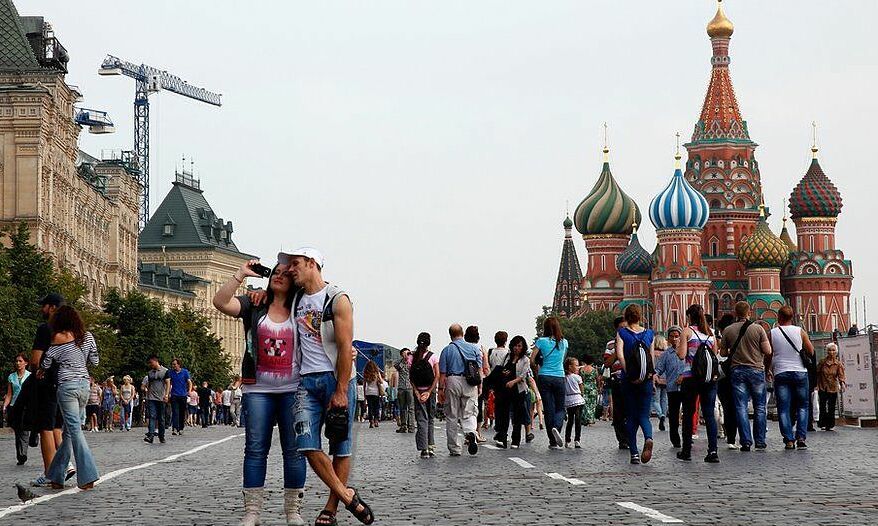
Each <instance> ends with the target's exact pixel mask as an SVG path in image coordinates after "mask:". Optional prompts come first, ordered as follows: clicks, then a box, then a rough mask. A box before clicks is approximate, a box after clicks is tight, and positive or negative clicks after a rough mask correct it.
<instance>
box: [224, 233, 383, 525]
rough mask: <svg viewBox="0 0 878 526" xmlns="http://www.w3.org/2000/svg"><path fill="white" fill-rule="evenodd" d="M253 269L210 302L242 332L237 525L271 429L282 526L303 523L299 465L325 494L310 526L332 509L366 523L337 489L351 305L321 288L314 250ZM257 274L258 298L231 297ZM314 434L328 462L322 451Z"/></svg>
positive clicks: (249, 518) (348, 431) (255, 487)
mask: <svg viewBox="0 0 878 526" xmlns="http://www.w3.org/2000/svg"><path fill="white" fill-rule="evenodd" d="M260 267H261V266H260V265H259V261H258V260H251V261H248V262H247V263H245V264H244V265H242V266H241V268H239V269H238V270H237V271H236V272H235V274H234V276H232V278H231V279H229V280H228V281H227V282H226V283H225V284H224V285H223V286H222V287H221V288H220V289H219V290H218V291H217V293H216V295H215V296H214V299H213V304H214V306H215V307H216V308H217V309H218V310H220V311H221V312H223V313H225V314H227V315H229V316H234V317H236V318H241V320H242V321H243V323H244V331H245V342H246V343H245V346H246V347H245V351H244V356H243V360H242V364H241V384H242V391H243V393H244V398H243V406H244V412H245V414H246V416H247V418H246V427H245V437H246V438H245V446H244V469H243V471H244V516H243V519H242V521H241V524H242V525H244V526H252V525H256V524H259V523H260V513H261V510H262V502H263V495H264V484H265V472H266V466H267V461H268V452H269V448H270V447H271V439H272V433H273V428H274V426H275V425H277V427H278V432H279V434H280V443H281V448H282V453H283V474H284V513H285V515H286V521H287V524H288V525H304V524H305V522H304V520H303V519H302V516H301V507H302V503H303V499H304V495H305V493H304V487H305V474H306V469H305V459H307V460H308V463H309V464H310V465H311V469H313V470H314V472H315V473H316V474H317V476H318V477H320V479H321V480H322V481H323V483H324V484H325V485H326V486H327V487H328V488H329V491H330V493H329V498H328V499H327V502H326V505H325V506H324V509H323V510H322V511H321V512H320V513H319V514H318V516H317V519H316V521H315V524H316V525H317V526H332V525H334V524H337V519H336V512H337V510H338V505H339V502H341V503H342V504H343V505H344V506H345V508H346V509H347V510H348V511H350V512H351V513H352V514H353V515H354V516H355V517H356V518H357V519H358V520H360V522H362V523H363V524H371V523H372V522H373V521H374V517H373V515H372V510H371V509H370V508H369V505H368V504H366V502H365V501H363V500H362V499H361V498H360V496H359V494H358V492H357V490H356V489H354V488H351V487H348V486H347V479H348V475H349V474H350V470H351V448H352V444H353V437H352V424H353V419H354V408H355V405H356V381H355V375H356V370H355V368H354V366H353V353H354V352H355V351H354V349H353V305H352V303H351V300H350V298H349V297H348V295H347V293H346V292H344V291H343V290H342V289H340V288H339V287H338V286H336V285H334V284H329V283H327V282H326V281H324V279H323V275H322V272H323V267H324V258H323V255H322V254H321V253H320V251H319V250H317V249H316V248H313V247H302V248H300V249H298V250H295V251H293V252H291V253H284V252H281V253H279V254H278V258H277V264H276V265H275V266H274V267H273V268H271V269H266V268H264V267H263V268H260ZM260 271H261V272H260ZM265 274H267V277H268V287H266V290H265V291H264V292H262V291H260V292H255V293H254V292H251V293H248V294H247V295H241V296H235V292H236V291H237V290H238V289H239V288H240V287H241V285H243V283H244V280H245V279H246V278H248V277H257V278H258V277H266V276H265ZM324 427H325V433H326V436H327V437H329V438H328V441H329V455H332V458H330V456H329V455H327V454H326V453H324V452H323V444H322V440H321V431H322V430H323V429H324Z"/></svg>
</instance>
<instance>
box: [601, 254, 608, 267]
mask: <svg viewBox="0 0 878 526" xmlns="http://www.w3.org/2000/svg"><path fill="white" fill-rule="evenodd" d="M601 270H607V258H606V256H604V255H601Z"/></svg>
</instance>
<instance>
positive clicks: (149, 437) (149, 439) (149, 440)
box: [143, 433, 152, 444]
mask: <svg viewBox="0 0 878 526" xmlns="http://www.w3.org/2000/svg"><path fill="white" fill-rule="evenodd" d="M143 441H144V442H146V443H147V444H152V435H150V434H149V433H147V434H146V436H145V437H143Z"/></svg>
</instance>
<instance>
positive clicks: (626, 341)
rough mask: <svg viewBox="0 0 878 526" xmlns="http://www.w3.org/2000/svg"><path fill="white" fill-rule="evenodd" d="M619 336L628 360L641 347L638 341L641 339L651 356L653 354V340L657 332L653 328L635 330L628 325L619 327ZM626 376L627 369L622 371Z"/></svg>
mask: <svg viewBox="0 0 878 526" xmlns="http://www.w3.org/2000/svg"><path fill="white" fill-rule="evenodd" d="M619 337H620V338H622V345H623V349H622V353H623V354H624V356H625V360H626V362H627V360H628V357H629V356H631V355H632V354H634V352H635V351H637V349H638V347H639V346H638V345H637V343H638V342H640V341H642V342H643V345H644V346H645V347H646V353H647V354H649V355H650V356H651V355H652V340H653V339H654V338H655V333H654V332H653V331H652V329H644V330H642V331H641V332H634V331H632V330H631V329H629V328H628V327H622V328H621V329H619ZM625 376H626V373H625V371H622V378H625Z"/></svg>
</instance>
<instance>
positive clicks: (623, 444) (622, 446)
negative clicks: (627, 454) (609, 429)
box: [619, 442, 628, 449]
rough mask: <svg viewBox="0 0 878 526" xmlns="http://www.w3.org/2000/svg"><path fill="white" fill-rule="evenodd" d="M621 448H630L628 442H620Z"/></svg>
mask: <svg viewBox="0 0 878 526" xmlns="http://www.w3.org/2000/svg"><path fill="white" fill-rule="evenodd" d="M619 449H628V444H626V443H624V442H619Z"/></svg>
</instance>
